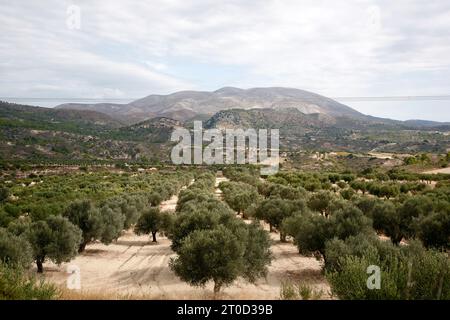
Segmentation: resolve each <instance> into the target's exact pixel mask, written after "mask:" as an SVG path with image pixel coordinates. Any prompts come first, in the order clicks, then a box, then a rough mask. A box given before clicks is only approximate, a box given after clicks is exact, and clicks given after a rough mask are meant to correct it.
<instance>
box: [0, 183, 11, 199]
mask: <svg viewBox="0 0 450 320" xmlns="http://www.w3.org/2000/svg"><path fill="white" fill-rule="evenodd" d="M9 194H10V192H9V189H8V188H5V187H0V203H2V202H4V201H6V200H7V199H8V197H9Z"/></svg>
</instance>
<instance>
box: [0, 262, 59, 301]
mask: <svg viewBox="0 0 450 320" xmlns="http://www.w3.org/2000/svg"><path fill="white" fill-rule="evenodd" d="M58 296H59V292H58V290H57V288H56V287H55V286H54V285H53V284H49V283H46V282H44V281H38V280H36V279H35V278H34V277H30V276H27V275H26V274H25V273H24V272H23V271H22V269H21V268H17V267H12V266H10V265H7V264H4V263H2V262H1V261H0V300H51V299H56V298H58Z"/></svg>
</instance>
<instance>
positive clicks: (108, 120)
mask: <svg viewBox="0 0 450 320" xmlns="http://www.w3.org/2000/svg"><path fill="white" fill-rule="evenodd" d="M0 119H1V121H2V125H8V126H11V127H14V126H16V127H17V126H18V127H29V128H34V129H52V130H63V131H83V130H86V131H95V132H97V131H103V130H107V129H113V128H118V127H120V126H123V123H121V122H120V121H118V120H116V119H114V118H112V117H111V116H109V115H107V114H104V113H101V112H98V111H94V110H72V109H69V110H65V109H53V108H43V107H34V106H27V105H20V104H15V103H9V102H4V101H0Z"/></svg>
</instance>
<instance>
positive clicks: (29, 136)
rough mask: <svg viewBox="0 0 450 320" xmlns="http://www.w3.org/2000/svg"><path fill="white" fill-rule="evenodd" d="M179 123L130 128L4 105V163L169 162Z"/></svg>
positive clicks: (0, 151) (0, 110)
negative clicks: (168, 149) (168, 143)
mask: <svg viewBox="0 0 450 320" xmlns="http://www.w3.org/2000/svg"><path fill="white" fill-rule="evenodd" d="M180 125H181V123H179V122H178V121H176V120H173V119H168V118H154V119H151V120H148V121H145V122H142V123H138V124H135V125H132V126H126V125H124V124H123V123H121V122H119V121H117V120H115V119H113V118H111V117H110V116H108V115H105V114H103V113H100V112H96V111H91V110H64V109H58V110H55V109H52V108H41V107H33V106H27V105H19V104H11V103H6V102H0V137H1V139H0V163H1V161H3V160H7V161H14V162H17V161H20V160H26V161H31V162H42V161H45V162H48V161H56V162H78V163H79V162H82V161H116V160H118V161H142V160H143V159H147V160H148V159H153V161H159V160H161V159H167V157H168V154H169V152H168V151H167V148H168V145H167V143H166V142H167V141H168V140H169V139H170V133H171V132H172V130H173V128H174V127H178V126H180Z"/></svg>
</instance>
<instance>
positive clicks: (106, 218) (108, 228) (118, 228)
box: [100, 206, 125, 244]
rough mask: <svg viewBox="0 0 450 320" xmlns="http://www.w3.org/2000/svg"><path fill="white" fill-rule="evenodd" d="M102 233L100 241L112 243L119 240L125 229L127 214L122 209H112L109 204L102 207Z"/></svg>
mask: <svg viewBox="0 0 450 320" xmlns="http://www.w3.org/2000/svg"><path fill="white" fill-rule="evenodd" d="M100 219H101V220H100V221H101V226H102V227H101V234H100V241H101V242H102V243H104V244H110V243H111V242H112V241H114V240H117V238H119V237H120V235H121V234H122V231H123V226H124V222H125V216H124V215H123V214H122V212H120V210H117V209H112V208H110V207H108V206H102V207H101V208H100Z"/></svg>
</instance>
